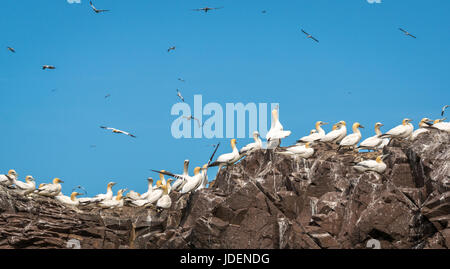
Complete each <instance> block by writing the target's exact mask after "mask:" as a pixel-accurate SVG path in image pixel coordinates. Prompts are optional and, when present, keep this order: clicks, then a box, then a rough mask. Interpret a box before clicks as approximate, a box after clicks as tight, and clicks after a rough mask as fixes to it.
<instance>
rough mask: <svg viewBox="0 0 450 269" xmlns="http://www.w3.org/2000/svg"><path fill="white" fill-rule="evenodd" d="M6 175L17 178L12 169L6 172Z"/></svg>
mask: <svg viewBox="0 0 450 269" xmlns="http://www.w3.org/2000/svg"><path fill="white" fill-rule="evenodd" d="M8 175H10V176H17V173H16V170H14V169H11V170H9V171H8Z"/></svg>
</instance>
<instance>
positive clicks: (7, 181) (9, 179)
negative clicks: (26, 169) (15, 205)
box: [0, 169, 19, 187]
mask: <svg viewBox="0 0 450 269" xmlns="http://www.w3.org/2000/svg"><path fill="white" fill-rule="evenodd" d="M18 176H19V175H18V174H17V173H16V171H15V170H14V169H11V170H9V171H8V174H6V175H0V184H1V185H3V186H6V187H12V186H13V185H14V182H15V181H16V180H17V177H18Z"/></svg>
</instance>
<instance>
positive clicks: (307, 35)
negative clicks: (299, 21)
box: [301, 29, 319, 43]
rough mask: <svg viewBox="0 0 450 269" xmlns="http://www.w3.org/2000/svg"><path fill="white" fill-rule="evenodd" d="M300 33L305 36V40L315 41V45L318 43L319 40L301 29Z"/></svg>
mask: <svg viewBox="0 0 450 269" xmlns="http://www.w3.org/2000/svg"><path fill="white" fill-rule="evenodd" d="M301 30H302V32H303V33H304V34H305V35H306V38H311V39H312V40H314V41H316V42H317V43H319V40H317V39H315V38H314V37H313V36H312V35H310V34H308V33H307V32H305V30H303V29H301Z"/></svg>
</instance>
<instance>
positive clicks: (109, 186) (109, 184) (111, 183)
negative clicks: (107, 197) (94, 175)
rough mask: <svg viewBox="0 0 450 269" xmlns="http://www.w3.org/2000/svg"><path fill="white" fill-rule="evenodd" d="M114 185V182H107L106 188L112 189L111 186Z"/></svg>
mask: <svg viewBox="0 0 450 269" xmlns="http://www.w3.org/2000/svg"><path fill="white" fill-rule="evenodd" d="M114 185H116V183H115V182H109V183H108V185H107V186H108V188H112V186H114Z"/></svg>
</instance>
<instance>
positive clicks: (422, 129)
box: [409, 118, 432, 140]
mask: <svg viewBox="0 0 450 269" xmlns="http://www.w3.org/2000/svg"><path fill="white" fill-rule="evenodd" d="M431 125H432V120H430V119H429V118H423V119H422V120H421V121H420V122H419V129H417V130H415V131H414V132H413V133H412V134H411V136H410V137H409V139H410V140H415V139H416V138H417V136H419V135H420V134H423V133H426V132H428V129H427V128H426V127H429V126H431Z"/></svg>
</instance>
